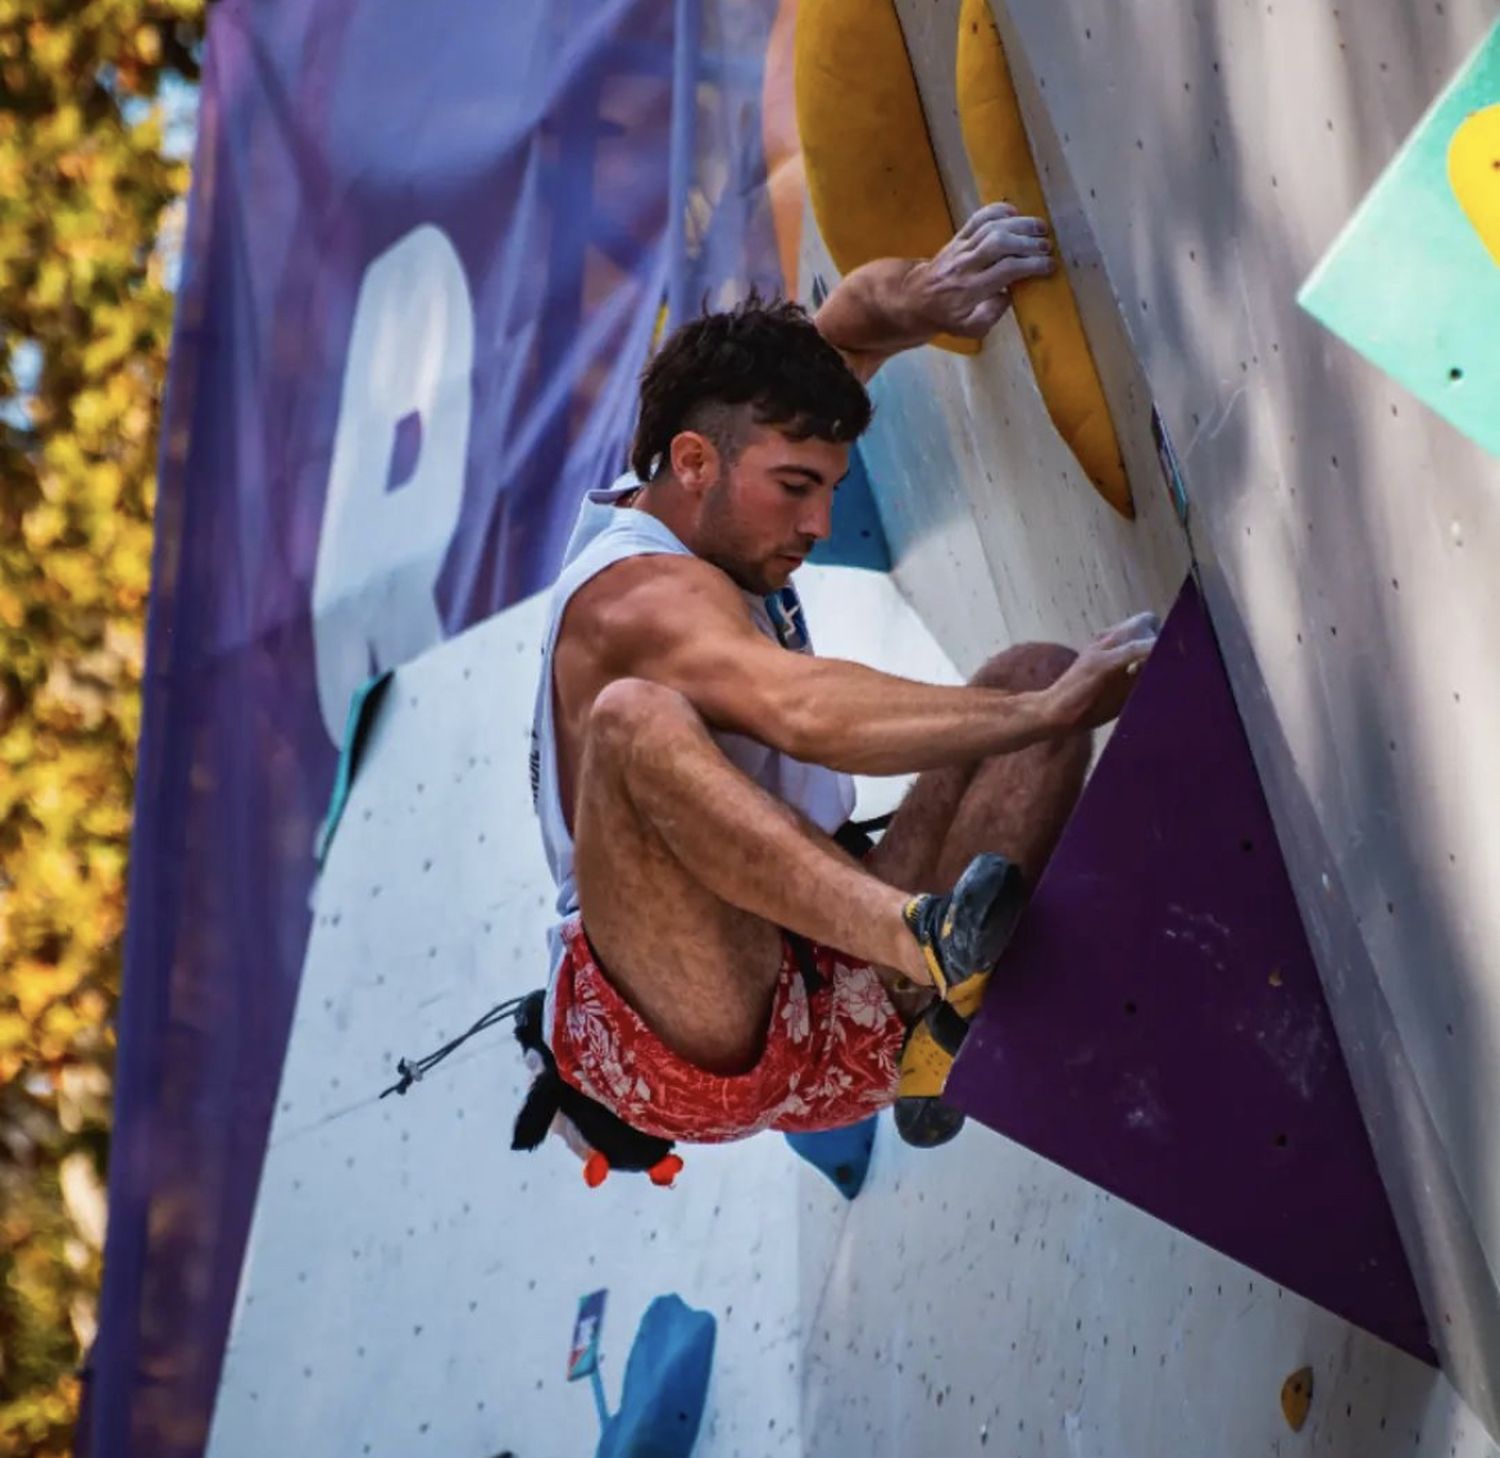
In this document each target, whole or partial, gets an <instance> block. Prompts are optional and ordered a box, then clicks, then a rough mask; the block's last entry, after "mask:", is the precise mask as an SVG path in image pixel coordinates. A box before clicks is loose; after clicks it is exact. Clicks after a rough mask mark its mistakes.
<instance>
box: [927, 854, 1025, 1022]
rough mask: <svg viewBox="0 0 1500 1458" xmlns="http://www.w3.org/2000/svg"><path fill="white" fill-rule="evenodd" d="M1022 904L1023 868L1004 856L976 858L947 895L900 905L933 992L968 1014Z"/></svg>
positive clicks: (978, 998)
mask: <svg viewBox="0 0 1500 1458" xmlns="http://www.w3.org/2000/svg"><path fill="white" fill-rule="evenodd" d="M1025 904H1026V887H1025V883H1024V882H1023V881H1022V879H1021V872H1020V869H1019V867H1017V866H1016V865H1015V864H1014V863H1013V862H1011V861H1008V860H1006V858H1005V857H1004V856H997V855H991V854H989V853H986V854H984V855H978V856H975V857H974V859H973V860H972V861H970V862H969V864H968V867H967V869H966V870H965V871H964V873H963V875H962V876H960V877H959V878H958V885H956V886H955V887H954V888H953V889H952V890H951V891H950V892H948V894H947V895H946V896H934V895H926V896H913V897H912V899H911V900H910V901H908V902H907V903H906V905H905V907H904V908H903V909H902V913H901V914H902V916H903V917H904V918H905V920H906V925H907V927H908V928H909V929H910V930H911V934H912V935H913V936H914V937H916V939H917V941H918V943H919V944H920V945H921V948H922V954H923V956H924V958H925V959H926V962H927V970H928V972H929V973H931V975H932V985H933V986H934V987H935V988H936V989H937V994H938V996H939V997H940V998H942V1000H943V1001H944V1002H945V1003H947V1004H949V1006H951V1007H952V1008H953V1009H954V1010H955V1011H956V1012H957V1013H958V1014H959V1015H960V1016H961V1017H965V1018H967V1017H972V1016H973V1014H974V1012H975V1011H976V1009H977V1008H978V1007H979V1002H980V999H981V998H982V997H983V996H984V984H985V982H986V981H987V980H988V978H989V975H990V971H991V969H992V968H993V967H994V965H995V963H996V962H998V961H999V960H1000V954H1001V952H1003V951H1004V950H1005V944H1006V943H1007V942H1008V941H1009V940H1010V938H1011V933H1012V932H1013V931H1015V929H1016V922H1017V921H1019V920H1020V918H1021V911H1022V908H1023V907H1024V906H1025Z"/></svg>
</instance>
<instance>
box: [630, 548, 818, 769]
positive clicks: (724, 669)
mask: <svg viewBox="0 0 1500 1458" xmlns="http://www.w3.org/2000/svg"><path fill="white" fill-rule="evenodd" d="M601 626H602V628H603V633H604V636H605V637H606V639H607V641H608V657H609V663H610V668H611V673H610V676H611V677H617V678H625V677H631V678H644V679H647V680H649V681H651V682H652V683H659V684H661V685H662V686H663V687H665V688H670V689H675V690H676V691H677V692H678V693H680V694H682V695H683V697H684V698H686V699H687V700H688V702H689V703H691V704H692V705H693V707H694V708H695V709H696V710H697V711H698V713H699V714H700V715H702V717H703V720H704V722H705V723H707V724H708V725H709V726H710V727H712V728H714V729H724V730H729V731H732V732H734V733H738V734H746V735H749V736H751V737H752V738H755V739H759V740H761V741H762V742H763V743H771V744H774V743H776V742H777V741H778V740H779V739H781V738H782V737H783V730H784V725H785V721H786V719H787V717H788V713H789V706H790V705H793V704H795V702H796V701H797V699H798V696H799V694H800V693H801V691H802V689H801V685H800V684H799V678H800V676H801V675H802V674H803V672H804V671H805V669H806V666H807V664H808V662H809V660H808V659H806V658H805V657H804V656H803V655H801V654H797V653H789V652H788V651H787V650H786V649H784V648H782V647H780V646H779V645H778V644H776V643H773V642H772V641H771V640H770V639H769V638H767V637H766V636H765V635H764V634H763V633H761V632H760V631H759V630H758V629H757V628H756V627H755V625H754V623H753V622H752V621H751V620H750V616H749V613H748V612H747V611H746V608H745V603H744V599H743V598H742V597H741V595H740V593H739V591H738V589H736V588H735V587H734V586H733V585H732V584H731V583H730V582H729V580H728V579H727V578H725V577H723V574H722V573H720V572H719V571H718V569H717V568H714V567H710V566H708V564H706V563H703V562H693V561H688V560H687V559H684V561H683V563H682V565H678V564H677V562H676V561H674V562H673V563H672V564H671V565H670V566H669V567H667V568H666V569H665V570H662V571H660V572H658V573H656V574H652V575H651V576H649V577H646V578H644V579H643V580H642V581H641V582H640V583H639V584H636V585H633V586H632V588H631V590H628V591H626V592H624V593H623V594H621V595H620V597H619V598H618V599H617V600H616V601H615V602H614V603H613V604H612V605H611V607H610V610H609V611H608V612H607V613H606V614H605V616H604V619H603V622H602V624H601Z"/></svg>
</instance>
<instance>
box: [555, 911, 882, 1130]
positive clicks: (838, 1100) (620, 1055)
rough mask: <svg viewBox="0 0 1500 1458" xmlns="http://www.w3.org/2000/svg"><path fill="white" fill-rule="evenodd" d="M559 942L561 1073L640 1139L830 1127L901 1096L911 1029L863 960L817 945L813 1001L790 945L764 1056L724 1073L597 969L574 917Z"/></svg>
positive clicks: (557, 1047) (557, 984) (557, 1039)
mask: <svg viewBox="0 0 1500 1458" xmlns="http://www.w3.org/2000/svg"><path fill="white" fill-rule="evenodd" d="M563 942H564V946H565V948H566V951H565V954H564V957H563V961H562V966H561V967H560V968H559V970H558V973H557V977H556V980H555V982H554V983H553V993H552V1002H553V1015H552V1024H551V1030H550V1033H551V1036H550V1038H549V1042H550V1044H551V1048H552V1056H553V1057H554V1058H556V1060H557V1071H558V1072H559V1073H560V1074H561V1075H562V1077H563V1079H564V1080H565V1081H566V1082H567V1083H570V1084H572V1085H573V1086H574V1087H575V1088H577V1089H580V1090H582V1092H584V1093H586V1094H587V1095H588V1096H589V1097H590V1098H593V1099H597V1100H598V1101H599V1102H600V1103H601V1104H603V1105H605V1107H606V1108H609V1109H612V1110H613V1111H614V1112H615V1113H616V1114H618V1115H619V1116H620V1118H622V1119H624V1120H625V1122H626V1123H627V1124H630V1125H631V1126H632V1127H634V1128H636V1129H639V1130H641V1132H642V1133H645V1134H654V1135H657V1136H658V1137H659V1138H664V1139H681V1140H684V1141H686V1142H688V1143H692V1144H718V1143H722V1142H724V1141H726V1140H730V1139H744V1138H746V1137H747V1136H748V1135H751V1134H756V1133H759V1132H760V1130H762V1129H781V1130H785V1131H786V1132H787V1133H802V1132H805V1131H808V1130H813V1129H833V1128H837V1127H838V1126H840V1125H843V1124H853V1123H856V1122H858V1121H859V1120H860V1119H863V1118H864V1117H865V1116H866V1115H868V1114H872V1113H874V1112H875V1110H877V1109H881V1108H884V1107H885V1106H886V1105H887V1104H890V1103H892V1102H893V1101H894V1100H895V1097H896V1082H897V1076H898V1073H899V1065H900V1060H901V1044H902V1040H903V1039H904V1038H905V1036H906V1027H905V1024H903V1023H902V1021H901V1019H900V1017H899V1016H898V1015H897V1013H896V1010H895V1008H894V1007H892V1005H891V1000H890V998H889V997H887V996H886V992H885V988H884V987H883V986H882V985H881V983H880V979H879V978H878V977H876V975H875V973H874V972H873V971H872V970H871V968H870V967H869V966H868V965H867V964H866V963H864V962H860V961H858V960H856V959H855V958H853V957H849V956H846V955H845V954H844V953H842V952H836V951H833V950H832V949H831V948H829V947H822V946H818V945H816V944H813V945H812V947H811V951H812V959H813V966H814V968H815V969H816V971H817V973H818V977H819V979H820V981H821V985H820V986H819V987H818V988H817V990H816V991H814V992H812V993H811V994H809V992H808V990H807V985H806V982H805V981H804V979H803V976H802V973H801V970H800V968H799V967H798V964H797V958H796V954H795V953H794V952H793V950H792V947H791V945H790V943H786V942H784V943H783V950H782V956H781V971H780V973H779V974H778V976H777V979H776V991H775V994H774V996H773V998H772V1001H771V1021H770V1027H769V1029H768V1031H767V1033H766V1047H765V1051H764V1052H763V1053H762V1054H761V1057H760V1061H759V1062H758V1063H757V1064H756V1065H755V1067H754V1068H752V1069H751V1070H750V1071H749V1072H748V1073H740V1074H734V1075H731V1076H724V1075H721V1074H715V1073H705V1072H704V1071H703V1070H702V1069H701V1068H697V1067H695V1066H694V1065H693V1064H691V1063H689V1062H687V1061H686V1060H685V1059H683V1058H681V1057H679V1056H678V1055H677V1054H676V1053H674V1052H672V1050H671V1049H670V1048H668V1047H667V1046H666V1045H665V1044H664V1043H663V1042H662V1041H661V1040H660V1039H659V1038H658V1037H657V1036H656V1034H655V1033H653V1032H652V1031H651V1030H650V1028H648V1027H647V1026H646V1024H645V1022H644V1021H642V1019H641V1016H640V1014H639V1013H637V1012H636V1011H635V1009H634V1008H632V1007H631V1006H630V1004H629V1003H627V1002H626V1001H625V999H624V998H623V997H621V996H620V994H619V993H618V992H616V991H615V989H614V988H613V987H612V986H611V985H610V983H609V979H608V978H607V977H606V976H605V975H604V973H603V972H602V971H601V970H600V968H599V965H598V963H597V962H596V961H595V960H594V954H593V950H592V948H591V947H590V946H589V943H588V938H587V937H585V936H584V934H583V926H582V923H581V922H580V920H579V919H578V918H577V917H575V918H574V919H573V920H572V921H570V922H568V923H567V925H566V926H564V927H563Z"/></svg>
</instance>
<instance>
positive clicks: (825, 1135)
mask: <svg viewBox="0 0 1500 1458" xmlns="http://www.w3.org/2000/svg"><path fill="white" fill-rule="evenodd" d="M878 1123H879V1120H877V1119H876V1117H875V1116H874V1115H873V1114H872V1115H871V1116H870V1117H869V1118H868V1119H862V1120H861V1121H860V1122H859V1123H858V1124H850V1125H848V1126H847V1127H846V1128H843V1129H820V1130H819V1131H818V1132H817V1133H816V1134H788V1135H787V1136H786V1142H787V1143H788V1144H790V1145H791V1146H792V1148H793V1149H794V1150H796V1152H797V1153H798V1154H800V1155H801V1156H802V1158H803V1159H805V1160H806V1161H807V1162H808V1163H809V1164H810V1165H812V1166H813V1167H814V1168H815V1169H817V1170H820V1171H821V1172H822V1173H823V1174H825V1175H827V1176H828V1178H829V1179H830V1180H832V1181H833V1183H834V1186H835V1188H837V1189H838V1191H839V1193H840V1194H842V1195H843V1196H844V1197H845V1198H846V1199H849V1200H852V1199H853V1198H854V1197H855V1196H856V1195H857V1194H858V1193H859V1192H860V1190H861V1189H862V1188H863V1187H864V1183H865V1175H866V1174H868V1173H869V1169H870V1156H871V1154H872V1153H873V1151H874V1149H875V1127H876V1125H877V1124H878Z"/></svg>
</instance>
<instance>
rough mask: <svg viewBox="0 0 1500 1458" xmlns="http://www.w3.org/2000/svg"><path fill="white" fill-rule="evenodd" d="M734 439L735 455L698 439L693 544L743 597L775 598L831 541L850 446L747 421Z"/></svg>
mask: <svg viewBox="0 0 1500 1458" xmlns="http://www.w3.org/2000/svg"><path fill="white" fill-rule="evenodd" d="M737 436H738V439H737V441H736V442H735V444H736V445H737V447H738V448H737V449H734V448H733V446H731V448H730V451H725V450H721V449H720V447H719V446H717V445H715V443H714V442H713V441H711V440H709V439H708V438H707V437H706V436H699V437H697V438H698V440H699V441H701V442H702V445H703V447H704V448H705V449H704V450H703V452H702V453H701V459H700V460H698V461H697V462H696V470H695V471H694V472H693V474H692V475H691V480H690V481H684V484H685V485H688V486H689V489H695V488H696V489H695V494H696V495H697V496H698V501H699V509H698V517H697V524H696V531H695V540H694V541H693V542H691V543H689V545H690V546H691V547H692V549H693V551H694V552H695V553H697V555H698V556H700V557H702V558H703V559H704V560H705V561H708V562H712V563H713V564H714V565H715V566H716V567H719V568H721V569H722V570H723V571H724V572H726V573H728V575H729V576H730V577H731V578H733V579H734V581H735V582H737V583H738V584H739V585H740V586H741V587H743V588H744V589H746V591H748V592H755V593H768V592H774V591H776V590H777V589H778V588H781V587H784V586H786V582H787V579H788V578H789V577H790V576H791V575H792V573H793V572H795V571H796V570H797V568H798V567H800V566H801V565H802V563H803V561H804V560H805V559H806V558H807V555H808V553H809V552H811V551H812V549H813V548H814V547H815V546H816V545H817V544H818V543H819V542H821V541H823V540H825V539H826V538H827V536H828V534H829V531H830V530H831V524H832V516H833V493H834V491H835V490H836V489H837V486H838V483H839V481H840V480H842V479H843V476H844V474H845V472H846V471H847V470H848V469H849V447H848V446H847V445H840V444H836V443H835V442H833V441H826V440H818V439H816V438H813V439H808V440H791V439H788V437H786V436H784V435H783V434H782V433H781V432H780V431H779V430H777V429H775V427H774V426H769V425H757V424H755V423H754V422H745V423H744V424H743V426H742V428H741V430H740V431H739V432H737ZM682 439H683V437H681V436H679V437H678V441H681V440H682ZM676 444H677V442H674V446H675V445H676ZM673 454H674V467H675V466H677V462H676V459H675V457H676V454H677V452H676V451H675V450H674V453H673ZM678 479H679V480H683V476H682V474H681V471H680V468H679V470H678Z"/></svg>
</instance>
